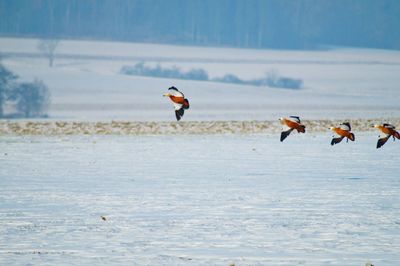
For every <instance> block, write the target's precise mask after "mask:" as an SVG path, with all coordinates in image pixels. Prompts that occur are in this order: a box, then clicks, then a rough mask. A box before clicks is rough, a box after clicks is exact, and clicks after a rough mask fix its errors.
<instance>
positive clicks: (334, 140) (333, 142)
mask: <svg viewBox="0 0 400 266" xmlns="http://www.w3.org/2000/svg"><path fill="white" fill-rule="evenodd" d="M343 139H344V137H338V138H333V139H332V141H331V145H332V146H333V145H335V144H338V143H340V142H341V141H342V140H343Z"/></svg>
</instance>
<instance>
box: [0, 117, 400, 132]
mask: <svg viewBox="0 0 400 266" xmlns="http://www.w3.org/2000/svg"><path fill="white" fill-rule="evenodd" d="M347 121H350V123H351V125H352V127H353V129H352V130H353V131H371V130H375V129H374V128H372V127H371V125H373V124H377V123H383V122H391V123H392V124H394V125H395V126H400V118H392V119H390V120H383V119H349V120H347ZM341 122H343V120H340V121H339V120H304V121H303V123H304V124H305V125H306V130H307V132H311V133H312V132H325V131H328V130H329V127H331V126H335V125H338V124H340V123H341ZM281 129H282V126H281V125H280V123H279V121H181V122H133V121H132V122H131V121H110V122H74V121H10V120H8V121H0V135H45V136H51V135H162V134H257V133H279V132H280V131H281Z"/></svg>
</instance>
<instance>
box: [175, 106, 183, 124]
mask: <svg viewBox="0 0 400 266" xmlns="http://www.w3.org/2000/svg"><path fill="white" fill-rule="evenodd" d="M184 113H185V110H184V109H183V108H181V109H179V110H175V116H176V120H177V121H179V120H181V118H182V116H183V114H184Z"/></svg>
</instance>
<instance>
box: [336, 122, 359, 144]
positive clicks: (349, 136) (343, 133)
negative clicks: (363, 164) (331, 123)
mask: <svg viewBox="0 0 400 266" xmlns="http://www.w3.org/2000/svg"><path fill="white" fill-rule="evenodd" d="M330 130H332V131H333V132H335V133H336V134H338V135H339V136H340V137H338V138H335V136H333V137H334V138H333V139H332V141H331V145H332V146H333V145H335V144H338V143H340V142H341V141H342V140H343V139H344V138H346V142H349V140H351V141H354V140H355V136H354V134H353V133H351V126H350V123H349V122H344V123H341V124H340V125H339V127H331V128H330Z"/></svg>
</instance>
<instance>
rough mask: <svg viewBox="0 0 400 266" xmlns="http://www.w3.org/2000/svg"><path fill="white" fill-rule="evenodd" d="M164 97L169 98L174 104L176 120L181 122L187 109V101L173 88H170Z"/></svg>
mask: <svg viewBox="0 0 400 266" xmlns="http://www.w3.org/2000/svg"><path fill="white" fill-rule="evenodd" d="M164 96H167V97H169V98H170V99H171V101H172V103H173V104H174V107H175V116H176V120H178V121H179V120H181V118H182V116H183V114H184V113H185V110H187V109H189V100H188V99H186V98H185V95H183V93H182V92H180V91H179V90H178V89H177V88H175V87H174V86H172V87H170V88H169V89H168V92H167V93H165V94H164Z"/></svg>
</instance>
